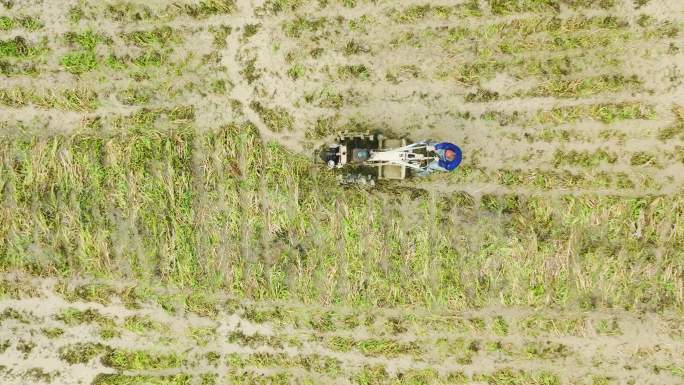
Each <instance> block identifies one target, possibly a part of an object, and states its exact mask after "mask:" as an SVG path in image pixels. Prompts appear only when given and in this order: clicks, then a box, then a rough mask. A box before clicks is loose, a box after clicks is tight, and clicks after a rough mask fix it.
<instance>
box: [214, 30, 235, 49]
mask: <svg viewBox="0 0 684 385" xmlns="http://www.w3.org/2000/svg"><path fill="white" fill-rule="evenodd" d="M209 32H211V33H212V34H213V35H214V47H216V48H220V49H222V48H226V47H227V46H228V43H227V41H226V39H227V38H228V36H229V35H230V34H231V33H232V32H233V27H231V26H229V25H219V26H211V27H209Z"/></svg>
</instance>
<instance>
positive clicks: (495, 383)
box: [473, 369, 561, 385]
mask: <svg viewBox="0 0 684 385" xmlns="http://www.w3.org/2000/svg"><path fill="white" fill-rule="evenodd" d="M473 380H475V381H482V382H486V383H487V384H490V385H518V384H520V385H522V384H539V385H560V383H561V382H560V379H559V378H558V376H557V375H555V374H553V373H550V372H540V373H535V374H532V373H528V372H524V371H513V370H512V369H502V370H498V371H496V372H494V373H492V374H479V375H478V374H476V375H474V376H473Z"/></svg>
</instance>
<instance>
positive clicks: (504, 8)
mask: <svg viewBox="0 0 684 385" xmlns="http://www.w3.org/2000/svg"><path fill="white" fill-rule="evenodd" d="M487 3H488V4H489V8H490V9H491V11H492V13H493V14H494V15H508V14H511V13H521V12H558V11H559V10H560V8H559V6H560V4H559V1H558V0H487Z"/></svg>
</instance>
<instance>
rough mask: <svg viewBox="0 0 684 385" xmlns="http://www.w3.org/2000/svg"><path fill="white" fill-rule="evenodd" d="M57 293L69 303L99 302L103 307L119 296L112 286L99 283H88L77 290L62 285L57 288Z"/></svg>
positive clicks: (77, 287) (76, 288)
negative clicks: (115, 296)
mask: <svg viewBox="0 0 684 385" xmlns="http://www.w3.org/2000/svg"><path fill="white" fill-rule="evenodd" d="M56 291H57V293H59V294H61V295H62V296H63V297H64V298H65V299H66V300H67V301H69V302H75V301H85V302H97V303H99V304H102V305H108V304H109V303H110V301H111V298H112V296H114V295H116V294H117V292H116V290H115V289H114V288H112V287H111V286H109V285H104V284H98V283H87V284H84V285H79V286H76V287H75V288H69V287H67V286H66V285H65V284H60V285H58V286H57V290H56Z"/></svg>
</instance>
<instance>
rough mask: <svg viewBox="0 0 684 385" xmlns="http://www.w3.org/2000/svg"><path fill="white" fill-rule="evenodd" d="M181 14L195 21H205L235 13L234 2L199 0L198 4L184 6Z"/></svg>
mask: <svg viewBox="0 0 684 385" xmlns="http://www.w3.org/2000/svg"><path fill="white" fill-rule="evenodd" d="M181 9H182V10H183V12H185V13H186V14H188V15H189V16H190V17H193V18H195V19H205V18H207V17H210V16H214V15H229V14H232V13H234V12H236V11H237V4H235V0H201V1H199V2H198V3H193V4H184V5H183V6H181Z"/></svg>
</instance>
